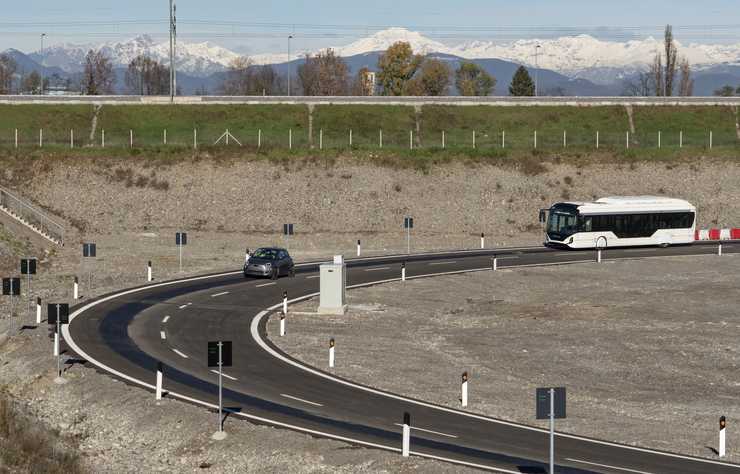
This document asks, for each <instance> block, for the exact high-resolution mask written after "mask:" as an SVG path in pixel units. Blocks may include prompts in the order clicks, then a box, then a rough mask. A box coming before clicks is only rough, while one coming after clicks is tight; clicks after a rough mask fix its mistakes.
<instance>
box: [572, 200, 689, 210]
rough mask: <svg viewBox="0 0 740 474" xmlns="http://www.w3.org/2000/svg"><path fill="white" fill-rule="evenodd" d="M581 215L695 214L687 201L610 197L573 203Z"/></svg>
mask: <svg viewBox="0 0 740 474" xmlns="http://www.w3.org/2000/svg"><path fill="white" fill-rule="evenodd" d="M570 204H574V205H576V206H578V211H579V212H580V213H581V214H600V213H609V214H613V213H618V212H651V211H654V212H672V211H675V212H680V211H683V212H686V211H690V212H696V208H695V207H694V206H693V205H692V204H691V203H690V202H688V201H684V200H683V199H675V198H668V197H659V196H611V197H605V198H601V199H598V200H596V201H595V202H574V203H570Z"/></svg>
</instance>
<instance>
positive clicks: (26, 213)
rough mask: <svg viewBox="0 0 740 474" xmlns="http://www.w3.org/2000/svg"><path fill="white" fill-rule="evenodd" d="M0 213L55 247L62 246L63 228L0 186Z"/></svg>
mask: <svg viewBox="0 0 740 474" xmlns="http://www.w3.org/2000/svg"><path fill="white" fill-rule="evenodd" d="M0 211H2V212H4V213H5V214H7V215H9V216H10V217H11V218H13V219H14V220H16V221H17V222H19V223H21V224H22V225H23V226H24V227H26V228H28V229H29V230H31V231H33V232H35V233H37V234H39V235H40V236H42V237H44V238H45V239H47V240H49V241H50V242H53V243H55V244H57V245H61V246H63V245H64V227H63V226H62V225H61V224H60V223H58V222H57V221H55V220H54V219H52V218H51V217H50V216H49V215H48V214H47V213H46V212H44V211H42V210H41V209H39V208H38V207H36V206H34V205H33V204H31V203H30V202H28V201H27V200H25V199H21V198H20V197H18V196H16V195H15V194H13V193H11V192H10V191H9V190H7V189H6V188H4V187H2V186H0Z"/></svg>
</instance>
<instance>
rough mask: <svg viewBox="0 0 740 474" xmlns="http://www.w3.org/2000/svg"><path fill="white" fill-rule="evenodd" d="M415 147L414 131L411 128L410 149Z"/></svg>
mask: <svg viewBox="0 0 740 474" xmlns="http://www.w3.org/2000/svg"><path fill="white" fill-rule="evenodd" d="M413 149H414V131H413V130H409V150H413Z"/></svg>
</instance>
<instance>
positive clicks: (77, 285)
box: [72, 277, 80, 300]
mask: <svg viewBox="0 0 740 474" xmlns="http://www.w3.org/2000/svg"><path fill="white" fill-rule="evenodd" d="M72 297H73V299H75V300H78V299H80V280H79V279H78V278H77V277H75V283H74V289H73V291H72Z"/></svg>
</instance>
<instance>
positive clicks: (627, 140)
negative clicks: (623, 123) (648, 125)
mask: <svg viewBox="0 0 740 474" xmlns="http://www.w3.org/2000/svg"><path fill="white" fill-rule="evenodd" d="M626 137H627V139H626V148H629V147H630V132H627V135H626Z"/></svg>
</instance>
